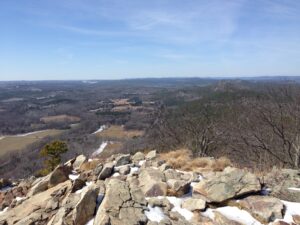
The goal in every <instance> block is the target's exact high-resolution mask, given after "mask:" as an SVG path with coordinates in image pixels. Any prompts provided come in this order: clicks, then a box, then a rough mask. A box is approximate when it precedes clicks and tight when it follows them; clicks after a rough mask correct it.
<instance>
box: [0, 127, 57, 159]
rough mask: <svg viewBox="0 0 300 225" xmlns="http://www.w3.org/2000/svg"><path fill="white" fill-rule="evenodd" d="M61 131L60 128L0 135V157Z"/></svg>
mask: <svg viewBox="0 0 300 225" xmlns="http://www.w3.org/2000/svg"><path fill="white" fill-rule="evenodd" d="M62 132H63V131H62V130H43V131H38V132H31V133H27V134H21V135H13V136H2V137H0V157H1V156H2V155H4V154H6V153H8V152H12V151H16V150H20V149H23V148H25V147H26V146H28V145H30V144H32V143H34V142H36V141H38V140H41V139H43V138H45V137H47V136H55V135H58V134H61V133H62Z"/></svg>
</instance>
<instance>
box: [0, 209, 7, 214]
mask: <svg viewBox="0 0 300 225" xmlns="http://www.w3.org/2000/svg"><path fill="white" fill-rule="evenodd" d="M7 210H8V207H6V208H4V209H3V210H2V211H0V215H1V214H2V213H5V212H6V211H7Z"/></svg>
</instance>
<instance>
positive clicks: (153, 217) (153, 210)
mask: <svg viewBox="0 0 300 225" xmlns="http://www.w3.org/2000/svg"><path fill="white" fill-rule="evenodd" d="M148 209H149V211H145V215H146V217H147V218H148V220H150V221H152V222H158V223H159V222H160V221H161V220H162V219H164V218H165V215H164V213H163V211H162V209H161V208H160V207H157V206H155V207H151V206H148Z"/></svg>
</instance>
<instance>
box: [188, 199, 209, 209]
mask: <svg viewBox="0 0 300 225" xmlns="http://www.w3.org/2000/svg"><path fill="white" fill-rule="evenodd" d="M205 206H206V202H205V201H204V200H203V199H198V198H189V199H187V200H185V201H184V202H183V203H182V207H183V208H185V209H187V210H190V211H200V210H204V209H205Z"/></svg>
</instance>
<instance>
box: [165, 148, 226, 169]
mask: <svg viewBox="0 0 300 225" xmlns="http://www.w3.org/2000/svg"><path fill="white" fill-rule="evenodd" d="M160 158H161V159H163V160H165V161H166V162H167V163H168V164H169V165H170V166H171V167H173V168H174V169H179V170H185V171H195V172H204V171H222V170H223V169H224V168H225V167H227V166H230V165H231V162H230V160H229V159H228V158H226V157H221V158H218V159H214V158H210V157H198V158H193V157H192V152H191V151H190V150H187V149H179V150H176V151H171V152H168V153H162V154H160Z"/></svg>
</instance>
